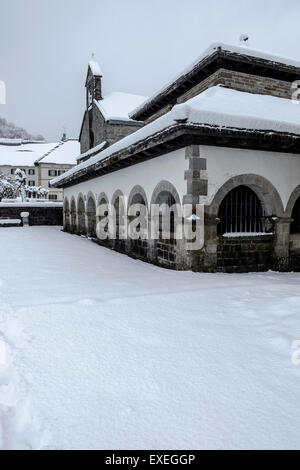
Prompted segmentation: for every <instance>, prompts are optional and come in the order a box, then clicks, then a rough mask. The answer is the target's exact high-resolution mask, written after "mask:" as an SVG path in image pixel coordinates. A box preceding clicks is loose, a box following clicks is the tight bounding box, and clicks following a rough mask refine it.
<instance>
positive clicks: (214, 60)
mask: <svg viewBox="0 0 300 470" xmlns="http://www.w3.org/2000/svg"><path fill="white" fill-rule="evenodd" d="M220 68H225V69H229V70H236V71H245V72H247V71H248V73H252V74H254V75H255V74H257V75H261V76H265V77H270V78H272V77H274V78H278V79H281V80H286V81H293V80H298V79H299V78H300V60H296V59H292V58H288V57H281V56H279V55H276V54H273V53H271V52H267V51H262V50H259V49H251V48H248V47H243V46H233V45H230V44H223V43H214V44H212V45H211V46H210V47H209V48H208V49H206V51H204V52H203V53H202V54H201V55H200V56H199V57H198V58H197V59H196V60H195V61H194V62H193V63H192V64H191V65H189V66H188V67H187V68H186V69H184V70H183V71H182V72H181V73H179V74H178V75H176V76H175V77H174V78H173V79H172V80H171V81H170V82H168V83H167V84H166V85H165V86H164V87H163V88H161V89H160V90H159V91H157V92H156V93H154V95H152V96H151V97H150V98H148V99H147V100H146V101H145V102H144V103H142V104H141V105H140V106H137V107H136V108H135V109H134V110H133V111H132V112H131V113H130V117H131V118H132V119H138V120H145V119H147V118H148V117H149V116H151V115H152V114H154V113H155V112H156V111H157V110H159V109H161V108H162V107H164V106H165V105H166V104H168V103H170V102H172V100H175V101H176V99H177V98H178V97H179V96H181V95H182V94H183V93H185V92H186V91H187V90H188V89H190V88H191V87H193V86H194V85H195V84H197V83H200V82H201V81H202V80H204V79H205V78H207V77H208V76H209V75H211V74H212V73H214V72H215V71H216V70H218V69H220Z"/></svg>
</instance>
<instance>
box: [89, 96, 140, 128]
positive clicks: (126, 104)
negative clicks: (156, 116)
mask: <svg viewBox="0 0 300 470" xmlns="http://www.w3.org/2000/svg"><path fill="white" fill-rule="evenodd" d="M146 99H147V97H145V96H140V95H133V94H131V93H122V92H119V91H116V92H112V93H109V94H108V95H106V96H105V97H104V98H103V99H102V100H99V101H95V103H96V105H97V106H98V108H99V110H100V112H101V113H102V115H103V117H104V119H105V120H106V121H132V119H130V117H129V113H130V112H131V111H132V110H133V109H134V108H136V107H137V106H139V105H140V104H141V103H143V102H144V101H145V100H146Z"/></svg>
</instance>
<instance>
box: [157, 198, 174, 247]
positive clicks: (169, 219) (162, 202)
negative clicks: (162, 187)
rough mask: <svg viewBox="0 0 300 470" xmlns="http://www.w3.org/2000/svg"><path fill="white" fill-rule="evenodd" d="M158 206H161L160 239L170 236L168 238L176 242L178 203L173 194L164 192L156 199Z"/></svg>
mask: <svg viewBox="0 0 300 470" xmlns="http://www.w3.org/2000/svg"><path fill="white" fill-rule="evenodd" d="M156 204H158V205H159V238H160V239H164V238H166V235H168V234H169V236H168V237H167V238H169V240H170V241H175V240H174V236H175V216H176V214H175V212H176V209H175V205H176V201H175V198H174V196H173V194H171V193H170V192H168V191H162V192H161V193H159V195H158V197H157V199H156Z"/></svg>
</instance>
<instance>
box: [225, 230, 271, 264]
mask: <svg viewBox="0 0 300 470" xmlns="http://www.w3.org/2000/svg"><path fill="white" fill-rule="evenodd" d="M272 243H273V236H272V235H271V236H270V235H261V236H257V237H255V236H245V237H232V238H231V237H219V242H218V265H217V267H218V271H221V272H227V273H238V272H240V273H243V272H259V271H268V270H269V269H271V268H272Z"/></svg>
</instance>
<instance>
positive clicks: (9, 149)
mask: <svg viewBox="0 0 300 470" xmlns="http://www.w3.org/2000/svg"><path fill="white" fill-rule="evenodd" d="M6 140H7V139H6ZM56 145H57V143H50V144H49V143H45V142H40V143H29V144H28V143H19V142H18V144H17V145H11V144H10V145H7V143H6V144H4V143H2V144H1V142H0V166H4V165H5V166H20V167H24V166H25V167H26V166H34V164H35V161H36V160H38V159H40V158H41V157H42V156H43V155H45V153H47V152H49V151H50V150H52V149H53V148H54V147H55V146H56Z"/></svg>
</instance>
